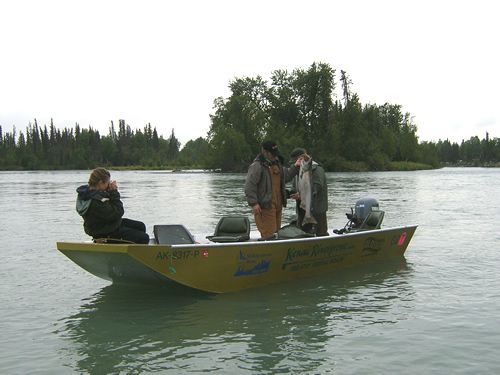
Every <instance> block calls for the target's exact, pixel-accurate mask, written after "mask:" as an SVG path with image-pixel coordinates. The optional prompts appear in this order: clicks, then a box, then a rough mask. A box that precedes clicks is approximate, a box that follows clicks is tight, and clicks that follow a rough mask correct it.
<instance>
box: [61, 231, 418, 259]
mask: <svg viewBox="0 0 500 375" xmlns="http://www.w3.org/2000/svg"><path fill="white" fill-rule="evenodd" d="M417 227H418V225H416V224H415V225H404V226H398V227H390V228H383V229H382V228H380V229H371V230H363V231H359V232H349V233H345V234H339V235H336V234H334V235H330V236H321V237H302V238H287V239H272V240H267V241H259V240H256V239H251V240H249V241H241V242H205V243H200V242H197V243H192V244H130V243H124V244H123V243H118V244H117V243H95V242H91V241H86V242H73V241H72V242H68V241H58V242H57V249H58V250H59V251H95V252H106V253H127V252H128V249H130V248H136V247H167V248H172V249H184V248H193V247H194V248H199V247H204V248H205V247H209V248H214V247H216V248H219V247H221V248H222V247H234V246H242V247H247V246H258V247H261V246H269V245H274V244H283V243H302V242H311V241H321V240H334V239H335V240H337V239H338V240H340V239H342V238H350V237H357V236H365V235H367V234H370V233H381V232H389V231H393V230H404V229H413V228H415V229H416V228H417ZM72 246H78V247H80V248H79V249H75V248H70V247H72ZM60 247H61V248H60ZM82 247H83V248H82Z"/></svg>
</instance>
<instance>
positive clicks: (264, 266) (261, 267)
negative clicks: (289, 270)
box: [234, 259, 271, 277]
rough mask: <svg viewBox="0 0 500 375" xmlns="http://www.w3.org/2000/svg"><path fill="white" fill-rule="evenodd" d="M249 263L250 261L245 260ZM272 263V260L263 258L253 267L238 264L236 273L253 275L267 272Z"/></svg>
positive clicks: (237, 274)
mask: <svg viewBox="0 0 500 375" xmlns="http://www.w3.org/2000/svg"><path fill="white" fill-rule="evenodd" d="M245 263H248V262H245ZM270 265H271V261H270V260H265V259H262V260H261V261H260V262H259V263H257V264H255V265H253V266H252V267H249V268H247V267H245V264H240V265H238V269H237V270H236V272H235V273H234V276H235V277H240V276H253V275H260V274H261V273H265V272H267V271H269V266H270Z"/></svg>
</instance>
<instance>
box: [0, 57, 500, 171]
mask: <svg viewBox="0 0 500 375" xmlns="http://www.w3.org/2000/svg"><path fill="white" fill-rule="evenodd" d="M229 88H230V90H231V94H230V96H229V97H227V98H222V97H219V98H216V99H215V100H214V111H213V113H212V114H211V115H210V118H211V126H210V130H209V132H208V134H207V135H206V137H199V138H197V139H193V140H190V141H189V142H187V143H186V144H185V145H184V147H182V149H181V148H180V142H179V140H178V139H177V138H176V137H175V133H174V129H172V132H171V134H170V136H169V137H168V138H163V136H162V135H159V134H158V132H157V130H156V128H155V127H151V124H147V125H146V126H144V128H143V129H132V128H131V127H130V125H128V124H126V122H125V120H119V122H118V127H117V128H115V124H114V122H111V124H110V126H109V131H108V134H100V133H99V131H97V130H95V129H93V128H92V127H91V126H89V127H88V128H82V127H80V126H79V125H78V124H76V125H75V127H74V128H64V129H58V128H56V127H55V126H54V124H53V122H52V121H51V123H50V124H49V125H46V124H44V125H39V124H38V123H37V121H36V120H35V121H34V122H33V123H30V124H28V126H27V127H26V129H25V131H17V130H16V129H15V128H14V130H13V131H12V132H5V133H4V132H3V130H2V126H1V125H0V169H4V170H10V169H21V170H37V169H91V168H94V167H96V166H108V167H130V168H133V167H141V168H158V169H162V168H203V169H217V170H221V171H236V172H240V171H246V169H247V167H248V165H249V164H250V163H251V162H252V160H253V158H254V157H255V155H257V153H258V152H259V147H260V143H261V142H262V141H263V140H264V139H273V140H276V142H277V143H278V144H279V146H280V149H281V152H282V153H283V155H284V156H285V158H286V156H287V155H288V153H289V152H290V151H291V150H292V149H293V148H295V147H298V146H300V147H304V148H306V149H307V150H309V152H310V153H311V154H312V155H313V157H314V158H315V159H316V160H318V161H319V162H321V163H322V164H323V165H324V166H325V169H326V170H328V171H346V170H347V171H362V170H395V169H398V170H400V169H421V168H437V167H439V166H441V165H443V164H454V165H457V164H462V165H495V164H498V163H499V161H500V140H499V139H498V138H494V139H490V138H489V136H488V134H486V137H485V138H483V139H479V137H478V136H473V137H471V138H470V139H469V140H464V141H462V142H461V144H457V143H451V142H450V141H448V140H445V141H441V140H439V141H438V142H437V143H436V142H419V141H418V136H417V126H416V125H415V124H414V123H413V120H412V117H411V115H410V113H408V112H403V111H402V108H401V106H400V105H397V104H388V103H386V104H383V105H376V104H364V105H363V104H362V103H361V102H360V99H359V97H358V95H357V94H356V93H354V92H353V91H352V82H351V79H350V78H349V76H348V75H347V73H346V72H345V71H342V70H341V71H340V73H339V74H338V78H337V72H336V70H334V69H332V68H331V67H330V66H329V65H328V64H324V63H313V64H312V65H311V66H310V67H308V68H307V69H295V70H293V71H292V72H288V71H286V70H276V71H274V72H273V73H272V75H271V77H270V79H269V80H268V81H266V80H264V79H263V78H262V77H260V76H257V77H244V78H235V79H234V80H232V81H231V82H230V83H229ZM337 91H338V92H340V95H339V96H340V98H339V97H338V96H337V94H336V92H337Z"/></svg>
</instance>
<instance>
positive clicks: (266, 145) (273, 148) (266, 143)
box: [262, 141, 279, 156]
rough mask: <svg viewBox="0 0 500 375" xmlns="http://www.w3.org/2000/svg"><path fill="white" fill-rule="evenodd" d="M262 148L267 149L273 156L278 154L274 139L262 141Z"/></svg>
mask: <svg viewBox="0 0 500 375" xmlns="http://www.w3.org/2000/svg"><path fill="white" fill-rule="evenodd" d="M262 148H263V149H264V150H266V151H269V152H270V153H271V154H272V155H273V156H278V155H279V150H278V145H277V144H276V142H274V141H264V142H262Z"/></svg>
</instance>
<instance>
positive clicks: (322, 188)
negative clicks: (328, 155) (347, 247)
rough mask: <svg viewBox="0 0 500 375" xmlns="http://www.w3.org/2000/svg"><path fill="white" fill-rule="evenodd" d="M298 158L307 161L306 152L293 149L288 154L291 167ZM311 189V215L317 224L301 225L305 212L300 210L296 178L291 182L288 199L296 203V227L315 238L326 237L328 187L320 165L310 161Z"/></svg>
mask: <svg viewBox="0 0 500 375" xmlns="http://www.w3.org/2000/svg"><path fill="white" fill-rule="evenodd" d="M300 158H306V159H309V158H310V156H309V155H307V153H306V150H305V149H304V148H302V147H297V148H295V149H294V150H293V151H292V152H291V154H290V161H289V164H290V165H293V164H295V163H296V162H297V160H298V159H300ZM311 169H312V181H311V185H312V189H311V199H310V202H311V207H310V210H311V214H312V216H313V217H314V219H315V220H316V222H317V224H314V225H311V224H306V225H303V220H304V216H305V210H304V209H303V208H301V199H300V198H301V197H300V194H299V193H298V191H297V190H298V177H295V178H294V179H293V181H292V192H293V193H292V194H290V198H292V199H295V200H296V202H297V226H298V227H299V228H302V229H303V230H304V231H306V232H309V233H313V234H316V235H317V236H328V221H327V218H326V211H327V210H328V185H327V182H326V175H325V170H324V169H323V167H322V166H321V164H319V163H317V162H316V161H314V160H312V166H311Z"/></svg>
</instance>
